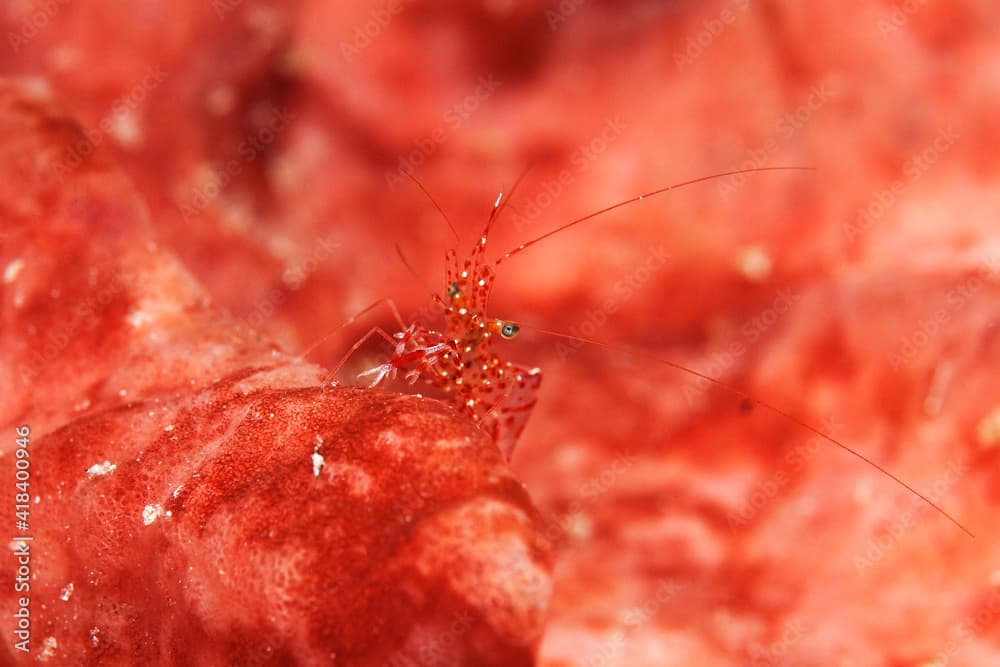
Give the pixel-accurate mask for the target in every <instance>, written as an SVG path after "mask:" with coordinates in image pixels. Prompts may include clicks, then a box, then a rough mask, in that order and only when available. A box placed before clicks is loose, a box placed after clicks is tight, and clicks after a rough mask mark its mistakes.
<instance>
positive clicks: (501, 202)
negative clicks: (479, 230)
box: [483, 162, 535, 237]
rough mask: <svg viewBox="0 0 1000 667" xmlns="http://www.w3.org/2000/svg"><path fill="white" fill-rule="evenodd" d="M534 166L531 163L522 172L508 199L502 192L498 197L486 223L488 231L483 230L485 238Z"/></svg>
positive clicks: (508, 194)
mask: <svg viewBox="0 0 1000 667" xmlns="http://www.w3.org/2000/svg"><path fill="white" fill-rule="evenodd" d="M534 166H535V165H534V163H532V162H529V163H528V165H527V166H526V167H525V168H524V169H522V170H521V174H520V175H519V176H518V177H517V180H516V181H514V185H512V186H511V187H510V192H508V193H507V196H506V197H505V196H504V193H503V191H501V192H500V194H499V196H497V199H496V201H495V202H493V210H492V211H490V219H489V220H488V221H487V222H486V229H485V230H483V237H486V236H488V235H489V233H490V228H491V227H492V226H493V222H494V221H495V220H496V219H497V218H499V217H500V213H502V212H503V210H504V208H506V207H507V202H509V201H510V199H511V197H513V196H514V193H515V192H517V188H518V186H519V185H521V182H522V181H524V177H525V176H527V175H528V172H529V171H531V168H532V167H534Z"/></svg>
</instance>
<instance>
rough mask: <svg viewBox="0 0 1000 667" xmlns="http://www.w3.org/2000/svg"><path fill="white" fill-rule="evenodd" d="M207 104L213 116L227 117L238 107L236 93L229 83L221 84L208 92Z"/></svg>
mask: <svg viewBox="0 0 1000 667" xmlns="http://www.w3.org/2000/svg"><path fill="white" fill-rule="evenodd" d="M205 103H206V106H207V107H208V110H209V111H211V112H212V114H213V115H216V116H225V115H227V114H228V113H230V112H231V111H232V110H233V108H234V107H235V106H236V92H235V91H234V90H233V87H232V86H231V85H229V84H228V83H223V84H220V85H218V86H216V87H215V88H213V89H212V90H210V91H209V92H208V97H207V98H206V99H205Z"/></svg>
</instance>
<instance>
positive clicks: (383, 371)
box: [323, 300, 396, 387]
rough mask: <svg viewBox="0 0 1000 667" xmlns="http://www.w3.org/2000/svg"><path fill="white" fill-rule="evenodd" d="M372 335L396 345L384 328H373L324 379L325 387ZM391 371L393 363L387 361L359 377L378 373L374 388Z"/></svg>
mask: <svg viewBox="0 0 1000 667" xmlns="http://www.w3.org/2000/svg"><path fill="white" fill-rule="evenodd" d="M388 301H389V303H390V304H392V301H391V300H388ZM392 307H393V309H395V304H392ZM372 334H378V335H379V336H382V338H385V339H386V340H387V341H389V342H390V343H391V344H393V345H395V344H396V339H395V338H393V337H392V336H391V335H390V334H388V333H386V331H385V329H383V328H382V327H372V328H371V329H369V330H368V332H367V333H365V335H364V336H362V337H361V338H359V339H358V341H357V342H356V343H354V345H352V346H351V349H349V350H348V351H347V353H346V354H345V355H344V356H343V357H341V359H340V361H338V362H337V365H336V366H334V367H333V370H332V371H330V374H329V375H327V376H326V377H325V378H323V384H324V385H325V384H326V383H327V381H329V379H330V378H332V377H333V376H335V375H336V374H337V373H338V372H339V371H340V369H341V368H343V366H344V364H346V363H347V360H348V359H350V358H351V356H352V355H353V354H354V353H355V352H357V351H358V350H359V349H360V348H361V346H362V345H364V343H365V341H366V340H368V339H369V338H371V336H372ZM391 370H392V362H391V361H387V362H386V363H384V364H382V365H381V366H376V367H375V368H373V369H371V370H369V371H365V372H364V373H360V374H359V375H358V377H362V376H365V375H370V374H373V373H375V372H377V373H378V375H376V377H375V380H374V381H373V382H372V383H371V385H370V386H372V387H374V386H376V385H377V384H378V383H379V382H381V381H382V380H383V379H384V378H385V376H386V375H388V374H389V372H390V371H391Z"/></svg>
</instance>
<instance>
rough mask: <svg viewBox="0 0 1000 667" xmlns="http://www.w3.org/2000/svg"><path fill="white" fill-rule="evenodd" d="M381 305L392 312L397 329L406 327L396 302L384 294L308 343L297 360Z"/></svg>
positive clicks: (303, 357)
mask: <svg viewBox="0 0 1000 667" xmlns="http://www.w3.org/2000/svg"><path fill="white" fill-rule="evenodd" d="M382 305H385V306H386V307H387V308H388V309H389V312H390V313H392V317H393V319H395V320H396V324H398V325H399V330H400V331H403V330H404V329H406V323H405V322H403V317H402V316H401V315H400V314H399V308H398V307H397V306H396V302H395V301H393V300H392V299H391V298H390V297H387V296H385V297H382V298H381V299H379V300H378V301H375V302H373V303H371V304H369V305H367V306H365V307H364V308H362V309H361V310H360V311H358V312H357V313H355V314H354V315H352V316H351V317H349V318H347V319H346V320H344V321H343V322H341V323H340V324H339V325H337V326H336V327H334V328H333V329H331V330H330V332H329V333H327V334H326V335H324V336H322V337H321V338H320V339H319V340H317V341H316V342H315V343H313V344H312V345H310V346H309V347H307V348H306V349H305V350H304V351H303V352H302V353H301V354H299V356H298V359H299V360H302V359H305V358H306V356H308V354H309V353H310V352H312V351H313V350H315V349H316V348H317V347H319V346H320V345H322V344H323V343H324V342H326V341H327V340H328V339H329V338H330V336H332V335H333V334H335V333H337V332H338V331H340V330H341V329H343V328H344V327H346V326H350V325H352V324H354V323H355V322H357V321H358V320H360V319H361V318H362V317H364V316H365V315H367V314H368V313H370V312H371V311H373V310H375V309H376V308H378V307H379V306H382ZM370 333H371V332H370V331H369V332H368V334H370ZM368 334H365V335H366V336H367V335H368ZM348 356H350V355H348ZM338 369H339V366H338Z"/></svg>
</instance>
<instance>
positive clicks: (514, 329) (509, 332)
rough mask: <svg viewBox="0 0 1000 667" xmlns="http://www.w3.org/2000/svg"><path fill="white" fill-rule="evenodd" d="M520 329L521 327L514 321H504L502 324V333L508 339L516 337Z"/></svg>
mask: <svg viewBox="0 0 1000 667" xmlns="http://www.w3.org/2000/svg"><path fill="white" fill-rule="evenodd" d="M520 331H521V327H519V326H517V325H516V324H514V323H513V322H504V323H503V324H501V325H500V335H501V336H503V337H504V338H506V339H507V340H510V339H511V338H515V337H516V336H517V334H518V333H520Z"/></svg>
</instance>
